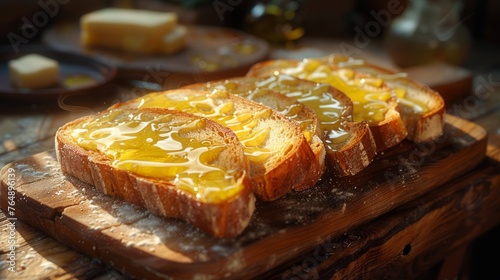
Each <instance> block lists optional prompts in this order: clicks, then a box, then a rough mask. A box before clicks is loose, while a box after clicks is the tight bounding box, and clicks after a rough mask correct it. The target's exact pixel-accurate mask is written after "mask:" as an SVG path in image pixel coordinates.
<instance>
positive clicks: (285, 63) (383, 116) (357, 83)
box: [247, 59, 407, 151]
mask: <svg viewBox="0 0 500 280" xmlns="http://www.w3.org/2000/svg"><path fill="white" fill-rule="evenodd" d="M279 73H281V74H287V75H292V76H294V77H298V78H301V79H306V80H310V81H313V82H321V83H328V84H330V85H332V86H333V87H335V88H337V89H338V90H340V91H341V92H343V93H345V94H346V95H347V96H348V97H349V98H350V99H351V100H352V102H353V118H354V121H355V122H366V123H368V125H369V127H370V130H371V131H372V134H373V138H374V139H375V143H376V146H377V148H376V150H377V151H383V150H386V149H388V148H390V147H392V146H395V145H396V144H398V143H400V142H401V141H402V140H403V139H405V137H406V136H407V131H406V127H405V125H404V122H403V120H402V119H401V116H400V115H399V112H398V111H397V110H396V107H397V100H396V96H395V94H393V92H392V90H391V89H390V88H388V87H387V86H386V85H385V84H383V83H379V81H378V79H370V77H368V76H366V75H361V74H359V73H356V72H354V71H352V70H349V69H340V68H338V67H336V66H334V65H332V64H330V63H327V62H325V61H321V60H319V59H304V60H271V61H266V62H261V63H257V64H255V65H253V66H252V67H251V68H250V70H249V72H248V73H247V76H249V77H267V76H270V75H276V74H279Z"/></svg>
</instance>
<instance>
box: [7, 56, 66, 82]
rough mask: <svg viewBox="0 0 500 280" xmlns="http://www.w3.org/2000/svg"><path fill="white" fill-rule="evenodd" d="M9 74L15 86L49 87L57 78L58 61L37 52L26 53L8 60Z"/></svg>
mask: <svg viewBox="0 0 500 280" xmlns="http://www.w3.org/2000/svg"><path fill="white" fill-rule="evenodd" d="M9 75H10V80H11V83H12V85H13V86H15V87H19V88H45V87H50V86H53V85H56V84H57V82H58V80H59V63H58V62H57V61H56V60H54V59H51V58H48V57H45V56H42V55H39V54H28V55H24V56H22V57H20V58H17V59H13V60H11V61H9Z"/></svg>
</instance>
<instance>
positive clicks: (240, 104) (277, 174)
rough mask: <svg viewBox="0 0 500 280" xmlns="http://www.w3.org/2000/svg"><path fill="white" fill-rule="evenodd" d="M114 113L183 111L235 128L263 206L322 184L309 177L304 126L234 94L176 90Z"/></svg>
mask: <svg viewBox="0 0 500 280" xmlns="http://www.w3.org/2000/svg"><path fill="white" fill-rule="evenodd" d="M114 107H115V108H116V107H122V108H166V109H175V110H182V111H185V112H190V113H193V114H196V115H200V116H204V117H207V118H210V119H212V120H215V121H216V122H219V123H220V124H223V125H224V126H227V127H229V128H230V129H231V130H233V131H234V132H235V133H236V135H237V137H238V139H239V140H240V142H241V143H242V144H243V145H244V147H245V148H244V150H245V154H246V156H247V158H248V159H249V161H250V180H251V183H252V186H253V189H254V192H255V194H256V195H257V196H258V197H259V198H260V199H261V200H267V201H268V200H275V199H277V198H279V197H281V196H283V195H284V194H286V193H288V192H290V191H291V190H294V189H296V190H302V189H305V188H308V187H311V186H313V185H314V183H312V184H311V176H315V178H316V174H309V173H308V171H309V165H310V164H311V162H314V154H313V152H312V150H311V148H310V147H309V145H308V143H307V141H306V139H305V137H304V135H303V134H302V130H301V128H300V126H299V125H298V124H297V123H295V122H292V121H290V120H289V119H287V118H286V117H285V116H283V115H282V114H280V113H278V112H276V111H275V110H273V109H271V108H269V107H267V106H264V105H262V104H258V103H256V102H253V101H250V100H247V99H244V98H242V97H239V96H236V95H233V94H230V93H228V92H222V91H219V92H217V93H210V92H207V91H199V90H190V89H175V90H169V91H165V92H155V93H149V94H147V95H145V96H143V97H140V98H138V99H135V100H131V101H128V102H126V103H122V104H117V105H115V106H114ZM317 179H319V178H316V180H317Z"/></svg>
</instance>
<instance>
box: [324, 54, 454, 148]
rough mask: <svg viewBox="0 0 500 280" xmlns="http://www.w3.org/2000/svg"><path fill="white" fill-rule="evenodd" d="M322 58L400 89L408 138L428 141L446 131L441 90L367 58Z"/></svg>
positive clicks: (400, 106) (397, 93) (398, 93)
mask: <svg viewBox="0 0 500 280" xmlns="http://www.w3.org/2000/svg"><path fill="white" fill-rule="evenodd" d="M322 59H324V60H325V61H327V62H329V63H333V64H335V65H337V66H338V67H340V68H349V69H353V70H355V71H356V72H359V73H363V74H367V75H370V76H372V77H375V78H378V79H381V80H383V81H384V82H385V83H386V84H387V85H388V86H389V87H391V88H392V89H393V90H394V91H395V92H396V97H397V99H398V107H397V110H398V111H399V113H400V115H401V118H402V119H403V121H404V123H405V125H406V130H407V131H408V136H407V138H408V140H412V141H415V142H425V141H430V140H433V139H436V138H438V137H439V136H441V135H442V133H443V128H444V112H445V104H444V100H443V98H442V97H441V95H440V94H439V93H438V92H436V91H434V90H432V89H430V88H428V87H425V86H423V85H421V84H419V83H417V82H415V81H413V80H410V79H408V78H407V77H406V74H405V73H397V72H394V71H391V70H388V69H384V68H381V67H378V66H375V65H373V64H369V63H367V62H366V61H364V60H360V59H354V58H351V57H345V56H342V55H331V56H328V57H324V58H322Z"/></svg>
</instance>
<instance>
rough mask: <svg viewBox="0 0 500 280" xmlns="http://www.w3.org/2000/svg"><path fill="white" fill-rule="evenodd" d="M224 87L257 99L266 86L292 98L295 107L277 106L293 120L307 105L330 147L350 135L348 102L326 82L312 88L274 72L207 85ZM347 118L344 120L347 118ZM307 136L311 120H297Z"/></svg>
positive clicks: (217, 87)
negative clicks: (345, 123)
mask: <svg viewBox="0 0 500 280" xmlns="http://www.w3.org/2000/svg"><path fill="white" fill-rule="evenodd" d="M209 88H213V89H223V90H227V91H229V92H231V93H234V94H238V95H241V96H244V97H245V98H248V99H251V100H254V99H255V98H256V97H255V96H256V95H258V94H265V91H263V90H264V89H267V90H273V91H276V92H279V93H281V94H284V95H285V96H287V97H289V98H293V99H294V100H296V101H297V102H298V103H297V104H295V105H294V106H289V107H284V108H275V109H277V110H278V111H279V112H281V113H282V114H284V115H286V116H287V117H288V118H290V119H292V120H297V118H298V117H297V114H298V113H299V111H300V110H302V108H301V107H300V106H307V107H309V108H310V109H312V110H313V111H315V113H316V117H317V118H318V122H319V126H320V129H321V131H322V134H323V137H324V141H325V144H327V148H329V149H330V150H336V149H338V147H339V146H341V144H342V143H344V142H345V141H346V140H347V139H348V138H349V136H350V134H349V132H348V131H346V130H345V129H344V128H343V126H342V118H341V116H342V114H343V112H344V111H345V110H346V109H347V107H346V104H341V103H340V102H339V100H337V99H336V98H335V97H334V96H333V95H332V94H331V93H330V86H329V85H327V84H319V83H318V84H315V85H314V86H313V87H311V86H310V85H309V84H308V85H303V84H301V83H300V81H299V80H297V79H296V78H294V77H292V76H287V75H275V76H270V77H267V78H244V79H236V80H226V81H224V82H219V83H213V82H210V83H208V84H207V89H209ZM344 120H345V119H344ZM298 121H299V124H300V125H301V127H302V129H303V131H304V135H305V137H306V139H307V140H308V141H310V139H311V138H312V135H311V130H312V128H310V127H309V126H310V125H311V122H312V121H311V120H308V119H303V120H300V119H299V120H298Z"/></svg>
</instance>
